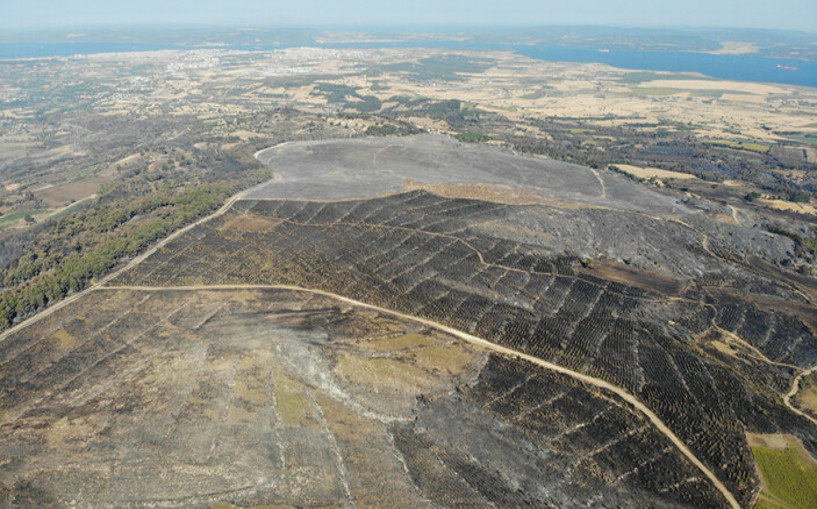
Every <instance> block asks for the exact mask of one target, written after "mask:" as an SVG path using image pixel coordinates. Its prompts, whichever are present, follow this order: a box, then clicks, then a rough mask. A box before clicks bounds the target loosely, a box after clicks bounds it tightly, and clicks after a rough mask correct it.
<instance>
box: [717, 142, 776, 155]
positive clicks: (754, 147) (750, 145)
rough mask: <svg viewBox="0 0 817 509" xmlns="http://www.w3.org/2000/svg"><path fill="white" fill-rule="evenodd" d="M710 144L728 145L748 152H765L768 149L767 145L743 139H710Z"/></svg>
mask: <svg viewBox="0 0 817 509" xmlns="http://www.w3.org/2000/svg"><path fill="white" fill-rule="evenodd" d="M710 144H711V145H715V146H718V147H729V148H736V149H738V150H748V151H750V152H757V153H759V154H765V153H766V152H768V151H769V146H768V145H764V144H762V143H754V142H751V141H743V140H718V141H712V142H710Z"/></svg>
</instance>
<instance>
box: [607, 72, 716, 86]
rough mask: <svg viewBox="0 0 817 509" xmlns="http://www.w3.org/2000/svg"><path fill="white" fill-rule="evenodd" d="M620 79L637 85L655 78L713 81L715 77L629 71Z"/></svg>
mask: <svg viewBox="0 0 817 509" xmlns="http://www.w3.org/2000/svg"><path fill="white" fill-rule="evenodd" d="M619 80H620V81H621V82H622V83H628V84H632V85H637V84H639V83H645V82H647V81H655V80H673V81H678V80H701V81H713V80H714V78H710V77H708V76H691V75H689V74H659V73H655V72H628V73H627V74H625V75H624V76H622V77H621V78H619Z"/></svg>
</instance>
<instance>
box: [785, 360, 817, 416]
mask: <svg viewBox="0 0 817 509" xmlns="http://www.w3.org/2000/svg"><path fill="white" fill-rule="evenodd" d="M815 371H817V366H813V367H811V368H810V369H808V370H806V371H803V372H802V373H800V374H799V375H797V377H796V378H795V379H794V380H793V381H792V383H791V390H790V391H789V392H788V394H786V395H785V396H783V403H785V404H786V406H787V407H789V410H791V411H792V412H794V413H796V414H797V415H799V416H802V417H805V418H806V419H808V420H810V421H811V422H813V423H814V424H815V425H817V419H815V418H814V417H812V416H810V415H808V414H807V413H805V412H803V411H802V410H800V409H799V408H797V407H795V406H794V405H793V404H792V402H791V399H792V398H793V397H794V396H796V395H797V393H798V392H799V391H800V384H801V383H802V380H803V378H804V377H807V376H808V375H810V374H812V373H814V372H815Z"/></svg>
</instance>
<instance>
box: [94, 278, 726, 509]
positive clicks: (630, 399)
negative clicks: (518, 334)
mask: <svg viewBox="0 0 817 509" xmlns="http://www.w3.org/2000/svg"><path fill="white" fill-rule="evenodd" d="M253 289H257V290H265V289H271V290H292V291H297V292H305V293H311V294H315V295H322V296H324V297H330V298H333V299H336V300H339V301H341V302H345V303H347V304H351V305H353V306H357V307H362V308H365V309H371V310H374V311H377V312H380V313H384V314H388V315H391V316H394V317H397V318H401V319H404V320H411V321H414V322H417V323H421V324H423V325H425V326H427V327H432V328H434V329H437V330H439V331H442V332H446V333H448V334H451V335H453V336H456V337H458V338H460V339H463V340H465V341H468V342H469V343H472V344H475V345H479V346H481V347H483V348H485V349H487V350H491V351H493V352H496V353H499V354H502V355H506V356H510V357H516V358H518V359H524V360H526V361H528V362H530V363H532V364H535V365H537V366H540V367H542V368H545V369H548V370H551V371H555V372H557V373H560V374H563V375H567V376H569V377H572V378H575V379H576V380H579V381H581V382H584V383H586V384H589V385H593V386H595V387H599V388H601V389H604V390H606V391H610V392H612V393H615V394H616V395H617V396H619V397H620V398H621V399H623V400H624V401H626V402H627V403H629V404H631V405H632V406H633V407H635V408H636V409H637V410H638V411H640V412H641V413H642V414H644V415H645V416H646V417H647V419H649V420H650V422H651V423H652V424H653V425H654V426H655V427H656V428H657V429H658V431H660V432H661V433H663V434H664V436H666V437H667V438H668V439H669V440H670V441H671V442H672V443H673V444H675V446H676V447H677V448H678V450H680V451H681V453H682V454H683V455H684V456H686V457H687V459H689V461H691V462H692V463H693V464H694V465H695V466H696V467H698V469H699V470H700V471H701V472H703V473H704V475H706V477H707V478H708V479H709V480H710V481H712V484H714V485H715V487H716V488H717V489H718V490H719V491H720V492H721V493H722V494H723V496H724V497H725V498H726V500H727V501H728V502H729V504H730V505H731V506H732V507H733V508H740V504H739V503H738V501H737V499H735V497H734V496H733V495H732V493H731V492H730V491H729V490H728V489H727V488H726V486H725V485H724V484H723V483H722V482H721V481H720V480H719V479H718V478H717V476H715V474H714V473H713V472H712V471H711V470H709V468H707V466H706V465H704V464H703V463H702V462H701V461H700V460H699V459H698V458H697V457H696V456H695V454H694V453H693V452H692V451H691V450H690V449H689V447H687V445H686V444H685V443H684V442H683V441H682V440H681V439H680V438H678V437H677V436H676V435H675V433H673V432H672V430H671V429H669V427H668V426H667V425H666V424H665V423H664V421H662V420H661V419H660V418H659V417H658V416H657V415H656V414H655V413H654V412H653V411H652V410H650V409H649V408H648V407H647V406H646V405H644V404H643V403H642V402H640V401H639V400H638V399H636V398H635V396H633V395H632V394H630V393H629V392H627V391H625V390H624V389H622V388H621V387H618V386H615V385H613V384H611V383H609V382H606V381H604V380H601V379H599V378H594V377H592V376H587V375H584V374H582V373H578V372H576V371H573V370H570V369H567V368H565V367H562V366H559V365H557V364H553V363H550V362H548V361H545V360H542V359H540V358H538V357H534V356H532V355H527V354H524V353H521V352H517V351H516V350H512V349H510V348H505V347H503V346H499V345H497V344H495V343H491V342H490V341H487V340H485V339H482V338H478V337H476V336H473V335H471V334H468V333H466V332H462V331H460V330H457V329H454V328H451V327H448V326H446V325H442V324H440V323H437V322H433V321H431V320H426V319H424V318H419V317H416V316H412V315H407V314H403V313H400V312H398V311H394V310H391V309H386V308H382V307H380V306H375V305H373V304H367V303H365V302H361V301H357V300H354V299H350V298H347V297H344V296H342V295H337V294H334V293H330V292H325V291H323V290H315V289H311V288H302V287H299V286H292V285H209V286H208V285H204V286H106V287H100V286H97V287H94V288H93V291H111V290H128V291H202V290H253Z"/></svg>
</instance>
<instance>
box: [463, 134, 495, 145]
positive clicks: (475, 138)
mask: <svg viewBox="0 0 817 509" xmlns="http://www.w3.org/2000/svg"><path fill="white" fill-rule="evenodd" d="M457 139H458V140H460V141H464V142H466V143H480V142H483V141H488V140H490V139H491V138H489V137H488V136H485V135H484V134H481V133H474V132H465V133H461V134H458V135H457Z"/></svg>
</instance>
